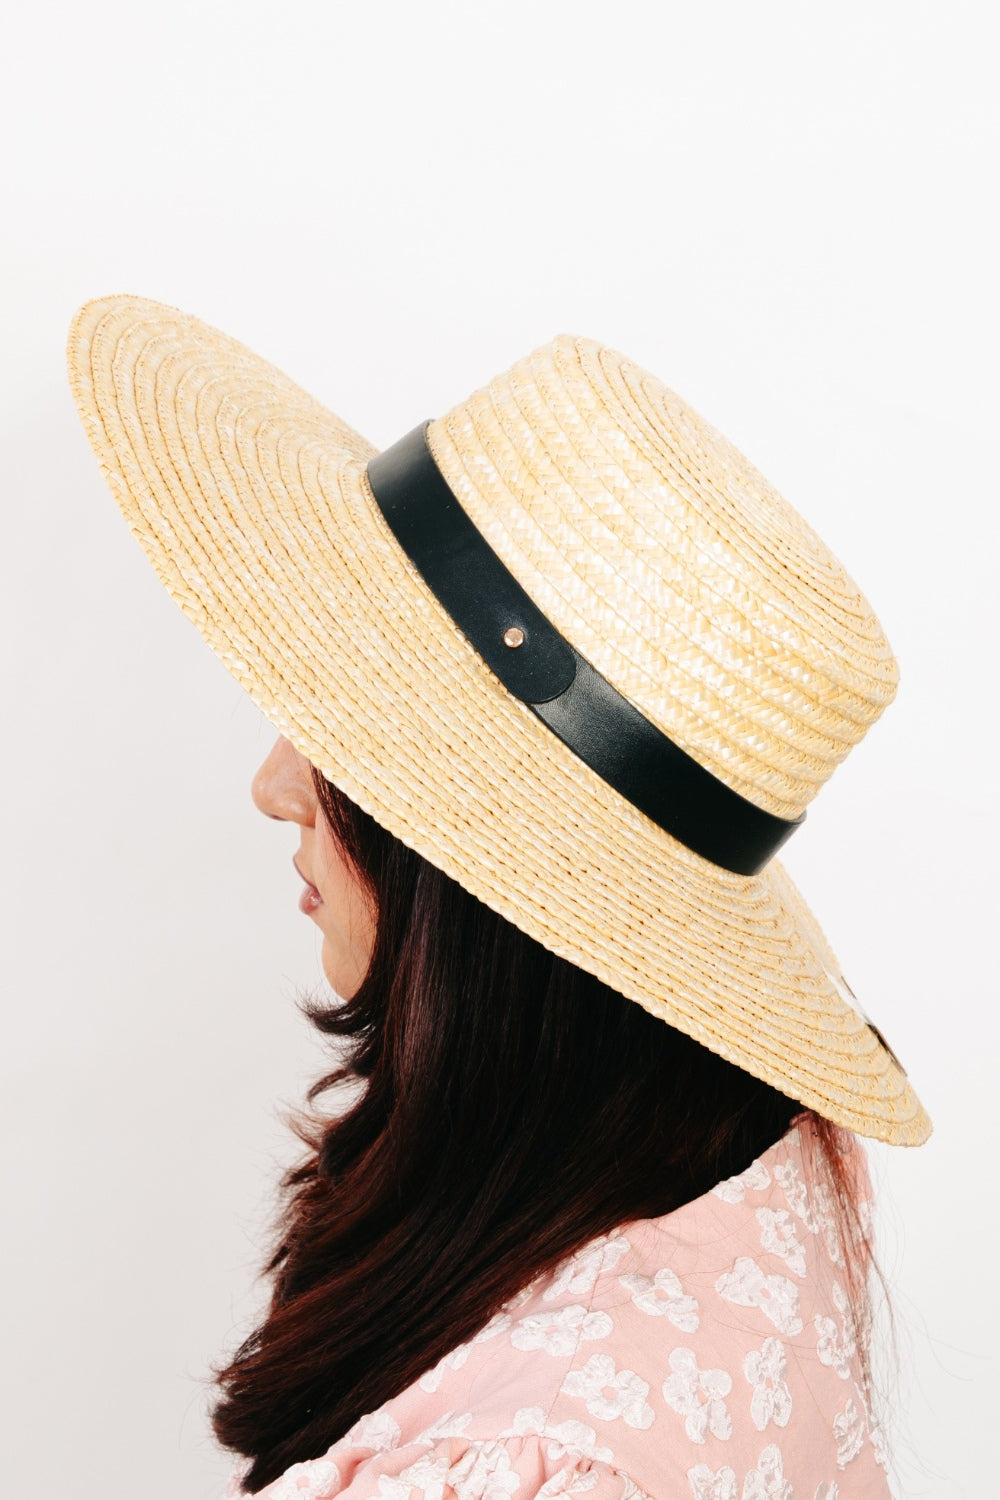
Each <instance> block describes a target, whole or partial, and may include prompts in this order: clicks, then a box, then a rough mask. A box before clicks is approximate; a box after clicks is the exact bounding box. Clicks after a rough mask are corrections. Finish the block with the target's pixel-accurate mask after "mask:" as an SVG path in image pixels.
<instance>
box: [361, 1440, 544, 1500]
mask: <svg viewBox="0 0 1000 1500" xmlns="http://www.w3.org/2000/svg"><path fill="white" fill-rule="evenodd" d="M520 1483H521V1480H520V1476H519V1475H518V1474H517V1473H515V1471H514V1470H513V1469H512V1468H511V1463H510V1454H509V1453H508V1452H507V1450H506V1448H505V1447H504V1446H503V1444H502V1443H487V1444H471V1445H470V1446H469V1447H468V1448H467V1449H466V1450H465V1452H464V1453H463V1454H462V1456H461V1457H460V1458H459V1459H457V1460H456V1462H455V1463H453V1464H449V1463H448V1460H447V1458H446V1457H445V1456H444V1455H443V1454H440V1453H425V1454H422V1455H421V1457H420V1458H418V1459H417V1460H416V1461H415V1462H414V1463H412V1464H410V1465H409V1466H408V1467H407V1468H405V1469H401V1470H400V1472H399V1475H398V1477H395V1476H392V1475H389V1474H381V1475H379V1493H380V1494H381V1496H382V1497H383V1500H409V1496H410V1493H411V1491H412V1490H419V1491H420V1492H421V1493H422V1494H423V1496H424V1500H443V1496H444V1492H445V1489H446V1488H448V1489H452V1490H454V1492H455V1494H456V1495H457V1496H458V1497H459V1500H508V1497H509V1496H510V1495H513V1493H514V1491H515V1490H516V1489H518V1488H519V1486H520Z"/></svg>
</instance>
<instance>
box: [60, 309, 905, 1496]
mask: <svg viewBox="0 0 1000 1500" xmlns="http://www.w3.org/2000/svg"><path fill="white" fill-rule="evenodd" d="M69 361H70V378H71V383H72V386H73V390H74V394H75V396H76V398H77V403H78V406H79V409H80V412H81V416H82V418H83V421H84V424H85V427H86V429H87V432H88V435H89V437H90V439H91V442H92V444H93V446H94V448H95V451H96V453H97V455H98V458H99V460H100V462H101V464H102V467H103V469H104V471H105V474H106V476H107V478H108V480H109V483H110V485H111V487H112V490H113V492H114V494H115V496H116V499H117V500H118V502H119V505H120V506H121V508H122V510H123V512H124V514H125V516H126V518H127V519H128V521H129V524H130V525H131V526H132V528H133V530H134V531H135V533H136V534H137V536H138V537H139V539H140V541H141V542H142V544H143V546H144V548H145V550H146V551H147V554H148V555H149V556H150V558H151V560H152V562H153V564H154V566H155V567H156V569H157V571H158V573H159V575H160V577H161V578H162V580H163V581H164V583H165V585H166V587H167V588H168V589H169V591H170V592H171V594H172V595H173V597H174V598H176V599H177V601H178V602H179V603H180V605H181V607H182V608H183V609H184V610H185V612H186V613H187V614H188V615H189V617H190V618H191V619H193V620H194V621H195V623H196V624H197V625H198V627H199V629H200V630H201V631H202V633H203V635H204V636H205V637H206V639H207V640H208V641H209V643H210V644H211V645H212V647H213V649H215V650H216V651H217V652H218V654H219V655H220V657H221V659H222V660H223V661H224V662H225V663H226V665H227V666H228V667H229V668H230V670H231V671H232V672H233V674H234V675H235V676H236V677H237V679H238V680H239V681H241V682H242V683H243V684H244V685H245V686H246V688H247V689H248V691H249V692H250V693H251V695H252V696H253V698H254V700H255V702H257V703H258V705H259V706H260V707H261V708H262V709H263V711H264V712H265V713H266V714H267V715H268V717H269V718H270V719H271V721H272V723H273V724H274V725H275V726H276V728H277V729H278V730H279V732H280V737H279V739H278V741H277V744H276V745H275V747H274V749H273V750H272V752H271V754H270V755H269V756H268V758H267V760H266V761H265V763H264V765H263V766H262V767H261V769H260V771H259V772H258V774H257V777H256V778H255V782H254V796H255V800H256V801H257V804H258V806H259V807H260V808H261V810H262V811H263V812H265V813H266V814H268V815H269V816H271V817H275V818H281V819H286V820H291V821H294V822H295V823H296V824H298V826H299V828H300V830H301V835H300V848H299V851H298V853H297V855H296V867H297V869H298V871H299V874H300V875H301V876H302V878H303V879H304V881H305V882H306V886H305V891H304V894H303V898H302V903H301V904H302V907H303V910H304V911H306V912H307V913H308V914H309V915H310V916H311V917H312V918H313V920H314V921H315V922H316V923H317V925H318V926H319V928H320V930H321V932H322V934H323V967H324V970H325V972H326V975H327V978H328V979H329V982H330V984H331V987H332V988H333V990H334V992H335V999H334V1003H331V1005H330V1006H329V1007H328V1008H321V1007H317V1008H315V1009H314V1011H313V1019H314V1020H315V1021H316V1023H317V1024H318V1025H319V1026H320V1028H321V1029H322V1030H323V1031H325V1032H326V1033H327V1034H329V1035H330V1036H331V1037H334V1038H337V1039H339V1040H340V1042H341V1044H342V1047H343V1056H342V1058H341V1060H340V1066H339V1067H337V1068H336V1070H335V1071H333V1072H332V1073H331V1074H330V1075H329V1076H328V1077H326V1078H325V1079H323V1080H321V1081H320V1082H319V1083H318V1084H317V1085H316V1086H315V1087H314V1089H313V1090H312V1099H313V1100H314V1101H315V1100H316V1099H318V1098H319V1097H320V1095H321V1094H323V1092H324V1091H325V1090H326V1089H331V1088H333V1087H334V1086H335V1085H340V1084H345V1085H351V1086H352V1092H351V1096H350V1098H349V1099H348V1100H346V1101H344V1102H342V1104H341V1105H340V1107H339V1109H336V1110H331V1111H330V1112H329V1113H328V1114H327V1116H326V1117H323V1116H322V1115H317V1117H316V1118H315V1120H313V1121H312V1122H311V1123H309V1124H306V1125H303V1136H304V1138H305V1141H306V1143H307V1146H308V1155H307V1157H306V1159H305V1160H304V1162H303V1163H302V1165H301V1166H300V1167H299V1168H298V1169H297V1170H296V1171H295V1172H293V1173H292V1174H291V1176H290V1178H289V1181H288V1183H287V1187H288V1190H289V1193H288V1198H287V1202H286V1212H285V1216H284V1219H283V1222H282V1228H281V1233H280V1236H279V1241H278V1245H277V1249H276V1252H275V1255H274V1259H273V1261H272V1264H271V1267H270V1269H271V1271H272V1273H273V1278H274V1280H273V1297H272V1302H271V1306H270V1308H269V1310H268V1313H267V1316H266V1317H265V1319H264V1320H263V1322H262V1324H261V1326H260V1327H259V1328H258V1329H257V1330H256V1332H255V1333H254V1334H253V1335H252V1336H251V1338H250V1339H248V1340H247V1342H246V1343H245V1344H244V1346H243V1347H242V1348H241V1349H240V1350H239V1351H238V1352H237V1354H236V1355H235V1357H234V1358H233V1360H232V1362H231V1363H230V1364H229V1365H228V1367H227V1368H225V1369H224V1370H223V1371H222V1372H221V1373H220V1377H219V1378H220V1399H219V1403H218V1405H217V1408H216V1413H215V1425H216V1431H217V1433H218V1436H219V1437H220V1439H221V1440H222V1442H223V1443H225V1444H226V1445H227V1446H229V1447H231V1448H232V1449H234V1450H235V1451H236V1452H237V1453H238V1454H240V1455H242V1456H243V1462H242V1463H241V1466H240V1469H239V1472H238V1475H237V1477H236V1479H234V1482H233V1486H232V1493H233V1494H237V1493H240V1492H244V1493H252V1494H266V1495H268V1496H270V1497H271V1500H278V1497H282V1496H292V1495H295V1496H298V1497H301V1496H310V1497H313V1500H332V1497H334V1496H339V1495H341V1494H345V1495H346V1494H350V1495H352V1496H357V1497H359V1500H360V1497H366V1496H369V1495H372V1496H375V1495H377V1496H380V1497H382V1496H385V1497H392V1500H395V1497H400V1500H402V1497H408V1496H410V1495H422V1496H425V1497H430V1496H432V1495H433V1496H435V1497H437V1496H441V1495H444V1494H445V1493H451V1492H453V1493H455V1494H456V1495H458V1496H460V1497H463V1500H472V1497H478V1496H490V1497H494V1496H496V1497H500V1496H516V1497H518V1500H520V1497H528V1496H534V1495H539V1494H544V1495H546V1496H547V1495H552V1494H559V1493H563V1492H566V1493H576V1492H577V1491H580V1492H582V1491H594V1492H595V1493H598V1494H600V1495H606V1496H608V1497H610V1496H612V1495H613V1496H616V1497H617V1496H623V1497H624V1496H630V1495H632V1494H633V1493H639V1494H645V1495H649V1496H652V1497H655V1500H659V1497H661V1496H662V1497H668V1496H679V1495H688V1496H694V1497H696V1500H756V1497H763V1496H778V1497H781V1500H792V1497H794V1496H803V1495H804V1496H808V1497H809V1500H815V1497H822V1500H835V1497H839V1500H846V1497H847V1496H848V1495H850V1496H861V1495H864V1496H877V1495H886V1494H887V1493H888V1489H887V1485H886V1480H885V1475H884V1472H883V1468H884V1453H883V1451H882V1445H881V1440H880V1436H879V1430H878V1425H877V1420H876V1414H875V1413H874V1412H873V1410H872V1403H871V1379H870V1369H869V1358H868V1333H869V1329H868V1322H869V1313H868V1297H867V1287H868V1280H869V1276H870V1273H871V1256H870V1241H869V1236H870V1202H869V1190H868V1182H867V1174H866V1171H865V1163H864V1155H863V1149H862V1147H861V1145H860V1143H859V1141H858V1139H857V1137H858V1136H859V1135H870V1136H874V1137H877V1138H880V1139H882V1140H885V1141H890V1142H894V1143H898V1144H917V1143H919V1142H920V1141H923V1140H925V1139H926V1138H927V1136H928V1134H929V1132H930V1122H929V1120H928V1118H927V1115H926V1113H925V1112H924V1110H923V1108H922V1106H921V1104H920V1102H919V1100H918V1099H917V1098H916V1095H915V1094H914V1092H913V1090H912V1088H911V1086H910V1084H909V1082H908V1080H907V1078H906V1075H905V1073H904V1071H903V1070H902V1068H901V1066H900V1065H899V1063H898V1060H897V1059H896V1058H895V1056H894V1054H893V1053H892V1052H891V1050H890V1049H889V1047H888V1045H887V1044H886V1043H885V1040H884V1038H883V1037H882V1036H881V1033H880V1032H879V1031H878V1030H877V1028H876V1027H874V1026H873V1025H872V1024H871V1023H870V1022H869V1021H868V1020H867V1018H866V1017H865V1016H864V1015H863V1014H862V1013H861V1012H860V1010H859V1008H858V1007H857V1003H856V1001H855V999H854V996H853V995H852V993H851V992H850V990H849V987H848V986H847V985H846V982H845V980H844V978H843V976H842V974H841V973H840V971H839V965H838V963H837V960H836V958H835V956H834V954H833V952H832V951H831V949H830V948H829V946H828V944H827V943H826V941H825V939H824V937H823V935H822V933H821V931H820V929H819V928H818V926H817V924H816V922H815V920H814V918H813V917H812V915H811V913H810V912H809V910H808V908H807V907H806V905H805V903H804V902H803V900H802V898H801V897H800V896H799V894H798V892H797V891H796V890H795V887H794V886H793V884H792V882H791V881H790V879H789V877H788V876H787V874H786V873H785V871H784V869H783V867H782V866H781V864H780V863H779V862H778V860H777V859H776V858H775V853H776V851H777V849H778V848H780V847H781V845H782V844H783V843H784V842H785V840H786V839H787V838H788V837H790V836H791V834H792V833H793V832H794V831H795V828H796V827H797V825H798V824H799V823H800V822H801V821H802V818H803V816H804V813H805V808H806V805H807V804H808V802H809V801H811V799H812V797H813V796H814V795H815V793H816V791H817V790H818V789H819V787H820V786H821V785H822V784H823V782H824V781H825V780H826V778H827V777H828V776H829V775H830V774H831V772H832V771H833V769H834V768H835V766H836V765H837V764H839V762H840V761H841V760H842V759H843V758H844V756H845V755H846V754H847V752H848V750H849V749H850V748H851V747H852V745H854V744H855V743H857V741H858V740H859V739H860V738H861V737H862V736H863V734H864V733H865V731H866V730H867V728H868V727H869V725H870V724H871V723H873V722H874V720H875V718H877V717H878V715H879V714H880V713H881V711H882V709H883V708H884V707H885V705H886V704H887V703H888V702H889V701H890V700H891V698H892V696H893V693H894V691H895V685H896V677H897V673H896V664H895V661H894V659H893V657H892V653H891V650H890V648H889V646H888V642H887V641H886V640H885V637H884V634H883V633H882V631H881V627H880V626H879V624H878V621H877V620H876V618H875V616H874V614H873V613H872V611H871V608H870V606H869V605H868V603H867V601H866V600H865V599H864V597H863V596H862V595H861V594H860V592H859V591H858V589H857V586H856V585H855V584H854V583H853V581H852V580H851V579H850V577H849V576H848V575H847V573H846V572H845V571H844V569H843V567H842V566H841V564H840V563H839V562H838V561H837V559H836V558H835V557H833V555H832V554H831V553H830V552H829V550H828V549H827V548H826V547H825V546H824V544H823V543H822V541H821V540H820V539H819V537H817V536H816V534H815V532H813V531H812V530H811V528H809V527H808V526H807V524H806V523H805V522H804V521H803V520H802V518H801V517H800V516H798V514H797V513H796V512H795V511H794V510H793V509H792V508H791V506H789V505H788V504H787V502H785V501H784V500H783V499H782V498H781V497H780V496H779V495H777V494H776V492H775V491H774V490H773V489H772V488H771V487H770V486H769V485H768V484H767V482H766V481H765V480H764V479H763V477H762V476H761V475H760V474H758V473H757V472H756V470H754V469H753V468H752V467H751V465H750V464H749V463H748V462H747V461H746V459H745V458H743V456H742V455H741V454H739V453H738V452H737V450H736V449H734V448H733V447H732V445H731V444H729V443H727V442H726V440H725V439H724V438H723V437H721V435H720V434H718V433H717V432H715V431H714V430H713V429H712V428H711V427H709V426H708V424H707V423H705V422H703V421H702V419H701V418H699V417H698V416H697V414H696V413H694V412H693V411H692V410H691V408H690V407H688V406H687V405H686V404H685V403H684V402H683V401H681V400H680V398H678V397H677V396H675V395H674V394H673V393H672V392H670V391H669V390H667V388H666V387H664V386H663V385H662V384H661V383H660V382H659V381H657V380H656V379H655V378H654V377H653V376H651V375H649V374H647V373H646V372H644V371H642V370H640V369H638V368H637V367H636V366H635V365H634V364H632V363H631V362H630V361H628V360H626V359H625V358H624V357H623V356H621V355H619V354H616V353H615V352H614V351H612V350H609V349H607V348H604V347H602V346H600V345H598V344H595V343H593V342H592V341H589V340H583V339H572V338H568V337H562V338H558V339H555V340H553V341H552V342H551V343H550V344H548V345H545V346H543V347H542V348H540V349H538V350H536V351H535V352H534V353H533V354H532V355H530V356H528V357H527V358H526V359H523V360H521V361H519V362H518V363H517V364H516V365H515V366H514V367H513V368H512V369H511V370H510V371H508V372H507V373H506V374H505V375H502V376H499V377H497V378H496V379H495V380H493V381H492V382H491V383H490V384H489V385H488V386H486V387H484V388H483V389H482V390H479V391H477V392H475V393H474V394H473V395H472V396H471V397H470V398H469V399H468V400H467V401H465V402H462V403H460V404H459V405H457V406H456V407H454V408H453V409H452V410H451V411H450V412H449V413H448V414H447V415H446V416H445V417H443V418H440V419H437V420H435V421H432V422H430V423H426V424H423V425H422V426H421V427H418V428H415V429H414V430H413V431H412V432H411V433H409V434H408V435H407V436H406V437H405V438H403V439H401V440H400V441H399V442H397V443H394V444H393V445H391V446H390V447H389V448H388V449H386V450H385V451H384V452H383V453H381V454H377V455H376V454H375V452H374V450H373V449H372V448H371V446H370V445H369V444H367V443H366V442H365V441H364V439H363V438H361V437H360V436H359V435H358V434H357V433H355V432H353V431H352V429H350V428H349V427H347V426H346V425H345V424H344V423H343V422H342V421H340V420H339V419H338V418H336V417H334V416H333V415H332V414H330V413H329V412H327V411H325V410H324V409H323V408H322V407H321V406H320V405H319V404H318V403H317V402H315V401H314V400H313V399H312V398H311V397H309V396H307V395H306V394H305V393H304V392H303V391H301V390H300V389H299V388H298V387H296V386H295V385H294V384H293V383H292V382H291V381H290V380H288V379H287V377H286V376H284V375H282V374H281V373H280V372H279V371H277V370H275V369H274V368H273V367H272V366H270V365H268V364H266V363H265V362H264V361H263V360H261V359H259V358H258V357H257V356H255V355H254V354H252V353H251V351H249V350H247V349H246V348H244V347H243V346H241V345H239V344H237V343H235V341H233V340H231V339H228V338H227V337H226V336H224V335H222V334H220V333H218V332H216V331H215V330H213V329H211V328H208V327H207V326H206V325H205V324H203V323H200V322H199V321H198V320H196V319H193V318H190V317H187V316H185V315H184V314H182V313H180V312H177V311H176V310H174V309H172V308H167V307H164V306H162V305H160V304H158V303H152V302H148V301H145V300H143V299H139V298H131V297H113V298H108V299H104V300H102V301H99V302H94V303H89V304H87V306H86V307H84V308H83V309H81V311H80V313H78V315H77V318H76V319H75V321H74V325H73V329H72V331H71V336H70V351H69Z"/></svg>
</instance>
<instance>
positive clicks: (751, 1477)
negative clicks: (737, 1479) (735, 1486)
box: [743, 1443, 793, 1500]
mask: <svg viewBox="0 0 1000 1500" xmlns="http://www.w3.org/2000/svg"><path fill="white" fill-rule="evenodd" d="M792 1493H793V1492H792V1484H791V1480H789V1479H786V1478H785V1474H784V1465H783V1464H782V1461H781V1453H780V1451H779V1450H778V1449H777V1448H776V1447H775V1445H774V1444H773V1443H772V1444H771V1445H770V1447H768V1448H765V1449H764V1451H763V1453H762V1454H761V1455H760V1457H759V1458H758V1460H757V1467H756V1469H751V1470H750V1471H749V1473H748V1474H747V1476H746V1478H745V1479H744V1481H743V1500H792Z"/></svg>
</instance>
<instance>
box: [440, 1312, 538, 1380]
mask: <svg viewBox="0 0 1000 1500" xmlns="http://www.w3.org/2000/svg"><path fill="white" fill-rule="evenodd" d="M513 1321H514V1320H513V1318H512V1317H511V1316H510V1314H509V1313H505V1312H498V1313H497V1314H496V1315H495V1317H492V1318H491V1319H490V1321H489V1322H488V1323H487V1324H486V1325H485V1327H483V1328H480V1330H479V1332H478V1333H477V1334H475V1336H474V1337H473V1338H471V1339H469V1340H468V1342H467V1343H464V1344H457V1345H456V1346H455V1348H454V1349H452V1350H450V1352H449V1353H448V1354H445V1355H443V1356H442V1358H441V1359H439V1360H438V1362H437V1364H436V1365H435V1366H434V1368H433V1369H432V1370H426V1371H425V1372H424V1374H423V1375H421V1377H420V1380H419V1382H418V1384H419V1386H420V1389H421V1390H422V1391H430V1392H431V1394H433V1393H434V1392H435V1391H436V1390H437V1389H438V1388H439V1386H440V1384H441V1381H442V1380H443V1379H444V1376H445V1372H446V1371H447V1370H460V1369H461V1368H462V1366H463V1365H464V1364H465V1362H466V1360H467V1359H468V1358H469V1355H470V1354H471V1353H472V1350H473V1348H474V1346H475V1345H476V1344H485V1343H486V1342H487V1341H488V1340H489V1339H495V1338H496V1336H497V1334H499V1333H504V1332H505V1331H506V1330H507V1329H508V1328H509V1327H510V1326H511V1324H512V1323H513Z"/></svg>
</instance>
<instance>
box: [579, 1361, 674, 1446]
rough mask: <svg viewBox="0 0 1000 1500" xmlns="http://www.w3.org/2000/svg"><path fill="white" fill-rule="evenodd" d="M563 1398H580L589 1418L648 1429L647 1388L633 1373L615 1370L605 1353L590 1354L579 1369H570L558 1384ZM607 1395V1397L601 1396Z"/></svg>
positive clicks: (650, 1409) (650, 1410)
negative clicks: (585, 1405) (619, 1420)
mask: <svg viewBox="0 0 1000 1500" xmlns="http://www.w3.org/2000/svg"><path fill="white" fill-rule="evenodd" d="M562 1390H563V1391H565V1393H566V1395H567V1396H582V1398H583V1399H584V1401H586V1403H587V1410H588V1411H589V1412H590V1415H591V1416H592V1417H600V1419H601V1421H602V1422H614V1421H615V1420H617V1418H619V1417H621V1419H622V1421H623V1422H624V1423H625V1425H626V1427H641V1428H645V1427H651V1426H652V1424H653V1408H652V1407H651V1406H650V1405H649V1404H648V1403H647V1401H646V1397H647V1396H648V1395H649V1386H648V1385H647V1383H646V1381H645V1380H643V1379H641V1377H640V1376H638V1375H637V1374H636V1373H635V1371H634V1370H616V1369H615V1362H614V1360H613V1359H612V1358H611V1356H610V1355H609V1354H592V1355H591V1356H590V1358H589V1359H588V1360H587V1363H586V1364H585V1365H584V1367H583V1369H582V1370H570V1372H569V1374H568V1375H567V1376H566V1378H565V1380H564V1381H563V1383H562ZM606 1392H610V1395H608V1394H605V1393H606Z"/></svg>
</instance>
